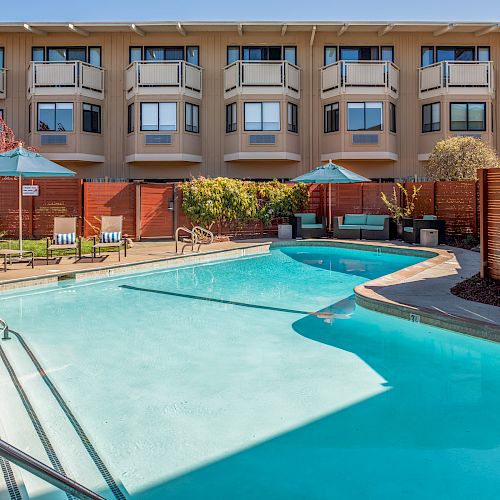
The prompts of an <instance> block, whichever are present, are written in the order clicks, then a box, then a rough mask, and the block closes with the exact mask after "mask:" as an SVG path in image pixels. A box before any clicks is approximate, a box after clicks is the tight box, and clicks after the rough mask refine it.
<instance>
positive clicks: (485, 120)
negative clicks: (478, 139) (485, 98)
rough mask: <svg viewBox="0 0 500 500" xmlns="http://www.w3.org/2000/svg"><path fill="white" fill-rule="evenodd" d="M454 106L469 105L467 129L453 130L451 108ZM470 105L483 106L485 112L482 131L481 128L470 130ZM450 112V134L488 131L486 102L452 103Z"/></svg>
mask: <svg viewBox="0 0 500 500" xmlns="http://www.w3.org/2000/svg"><path fill="white" fill-rule="evenodd" d="M454 104H465V105H467V117H466V122H467V128H465V129H458V128H455V129H454V128H452V125H451V124H452V121H451V108H452V106H453V105H454ZM470 104H481V105H482V106H483V110H484V117H483V124H484V128H482V129H479V128H475V129H471V128H469V121H470V120H469V105H470ZM449 112H450V127H449V128H450V132H486V130H487V120H488V118H487V116H486V102H481V101H479V102H475V101H467V102H450V107H449Z"/></svg>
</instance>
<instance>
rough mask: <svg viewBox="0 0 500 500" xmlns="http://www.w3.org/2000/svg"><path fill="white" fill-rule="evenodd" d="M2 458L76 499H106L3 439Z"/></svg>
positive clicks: (0, 441) (0, 447)
mask: <svg viewBox="0 0 500 500" xmlns="http://www.w3.org/2000/svg"><path fill="white" fill-rule="evenodd" d="M0 456H1V457H3V458H5V460H8V461H9V462H12V463H14V464H16V465H17V466H18V467H21V468H22V469H24V470H26V471H28V472H30V473H31V474H34V475H35V476H37V477H39V478H41V479H43V480H44V481H47V482H48V483H50V484H52V485H53V486H55V487H56V488H59V489H60V490H63V491H65V492H66V493H69V494H70V495H73V496H74V497H76V498H81V499H83V500H87V499H89V498H90V499H92V500H104V497H102V496H100V495H98V494H97V493H95V492H94V491H92V490H89V489H88V488H86V487H85V486H83V485H81V484H80V483H77V482H76V481H74V480H73V479H70V478H69V477H66V476H63V475H62V474H60V473H59V472H57V471H55V470H54V469H51V468H50V467H48V466H47V465H45V464H44V463H42V462H40V461H39V460H37V459H36V458H34V457H32V456H31V455H28V454H27V453H24V452H23V451H21V450H19V449H18V448H16V447H15V446H12V445H11V444H9V443H7V442H6V441H4V440H3V439H0Z"/></svg>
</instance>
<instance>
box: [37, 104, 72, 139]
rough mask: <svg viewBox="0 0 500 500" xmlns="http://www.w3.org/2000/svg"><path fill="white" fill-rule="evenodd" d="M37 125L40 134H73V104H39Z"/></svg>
mask: <svg viewBox="0 0 500 500" xmlns="http://www.w3.org/2000/svg"><path fill="white" fill-rule="evenodd" d="M37 123H38V126H37V130H38V131H40V132H72V131H73V103H71V102H39V103H38V120H37Z"/></svg>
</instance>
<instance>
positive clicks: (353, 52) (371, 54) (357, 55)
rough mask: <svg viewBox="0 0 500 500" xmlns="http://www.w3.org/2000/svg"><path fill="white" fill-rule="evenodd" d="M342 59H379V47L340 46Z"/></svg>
mask: <svg viewBox="0 0 500 500" xmlns="http://www.w3.org/2000/svg"><path fill="white" fill-rule="evenodd" d="M340 59H341V60H342V61H378V60H379V48H378V47H340Z"/></svg>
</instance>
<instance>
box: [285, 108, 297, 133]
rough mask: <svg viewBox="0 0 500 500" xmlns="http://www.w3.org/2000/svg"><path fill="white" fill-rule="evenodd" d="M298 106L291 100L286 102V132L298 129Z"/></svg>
mask: <svg viewBox="0 0 500 500" xmlns="http://www.w3.org/2000/svg"><path fill="white" fill-rule="evenodd" d="M298 111H299V108H298V107H297V105H296V104H293V103H292V102H289V103H288V132H298V131H299V117H298V114H299V113H298Z"/></svg>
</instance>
